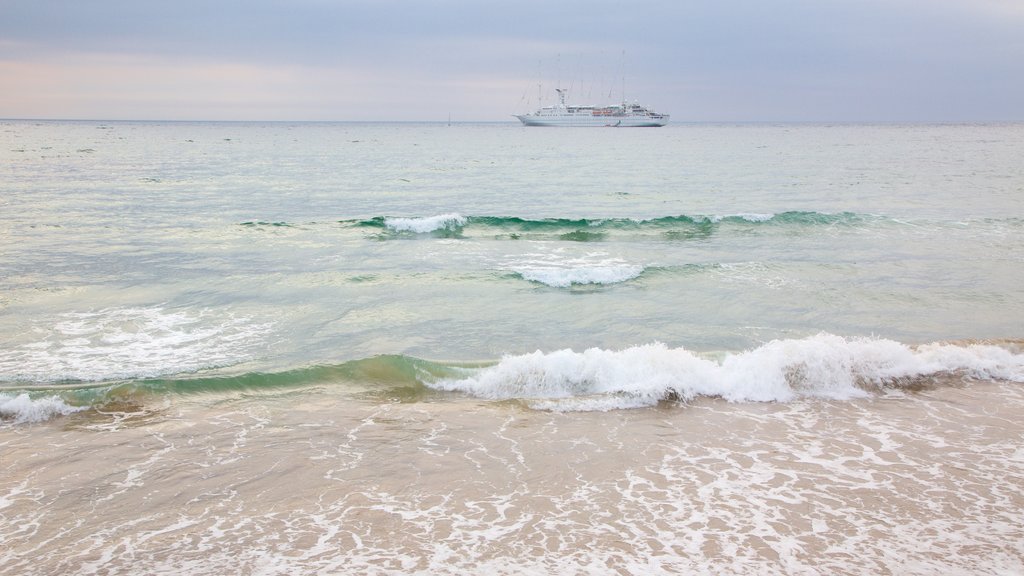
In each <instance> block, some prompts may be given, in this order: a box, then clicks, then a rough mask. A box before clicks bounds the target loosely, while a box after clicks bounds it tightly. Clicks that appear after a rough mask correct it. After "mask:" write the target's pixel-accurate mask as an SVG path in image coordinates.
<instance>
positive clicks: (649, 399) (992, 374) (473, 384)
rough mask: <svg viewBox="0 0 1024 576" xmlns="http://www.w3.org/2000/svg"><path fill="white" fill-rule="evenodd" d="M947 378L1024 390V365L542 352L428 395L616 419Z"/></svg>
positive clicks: (1001, 360)
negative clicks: (676, 404) (716, 402)
mask: <svg viewBox="0 0 1024 576" xmlns="http://www.w3.org/2000/svg"><path fill="white" fill-rule="evenodd" d="M940 376H960V377H962V378H969V379H981V380H992V379H995V380H1009V381H1014V382H1024V355H1022V354H1020V353H1019V352H1018V351H1014V350H1010V349H1008V348H1006V347H1001V346H996V345H982V344H972V345H965V346H962V345H953V344H928V345H923V346H918V347H911V346H907V345H905V344H901V343H899V342H895V341H892V340H885V339H846V338H842V337H840V336H835V335H831V334H820V335H818V336H814V337H810V338H805V339H798V340H776V341H773V342H769V343H767V344H765V345H763V346H760V347H758V348H755V349H753V350H748V351H745V352H739V353H728V354H724V355H721V356H720V357H715V356H709V355H705V354H699V353H696V352H692V351H689V350H686V349H684V348H668V347H667V346H665V345H664V344H659V343H655V344H648V345H643V346H635V347H632V348H628V349H625V350H621V351H611V350H603V349H600V348H592V349H589V350H585V351H583V352H576V351H573V350H560V351H556V352H550V353H544V352H540V351H538V352H534V353H532V354H524V355H518V356H507V357H505V358H503V359H502V360H501V361H500V362H499V363H498V364H496V365H494V366H490V367H487V368H483V369H481V370H480V371H479V372H477V373H475V374H473V375H471V376H468V377H465V378H459V379H447V380H442V381H439V382H435V383H432V384H429V385H430V386H432V387H434V388H436V389H439V390H446V391H459V392H464V393H467V394H470V395H473V396H477V397H481V398H488V399H493V400H510V399H517V400H525V401H527V403H528V404H529V405H530V406H531V407H534V408H540V409H553V410H608V409H619V408H634V407H638V406H651V405H654V404H657V403H658V402H660V401H663V400H679V401H688V400H692V399H694V398H697V397H702V396H703V397H718V398H723V399H725V400H728V401H730V402H789V401H792V400H795V399H800V398H825V399H835V400H846V399H852V398H860V397H864V396H867V395H869V394H870V393H871V392H872V391H874V390H877V389H879V388H881V387H885V386H892V387H913V386H919V385H922V384H923V382H922V380H927V379H931V378H936V377H940Z"/></svg>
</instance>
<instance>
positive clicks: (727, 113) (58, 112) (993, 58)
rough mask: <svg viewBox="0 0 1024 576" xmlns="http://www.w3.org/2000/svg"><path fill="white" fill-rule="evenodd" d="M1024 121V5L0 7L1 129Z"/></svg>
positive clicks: (463, 1)
mask: <svg viewBox="0 0 1024 576" xmlns="http://www.w3.org/2000/svg"><path fill="white" fill-rule="evenodd" d="M558 86H561V87H563V88H570V89H571V90H572V95H571V96H570V99H571V100H572V101H573V102H575V103H580V104H605V103H611V102H615V101H619V100H621V99H622V91H623V86H625V92H626V97H627V98H628V99H629V100H630V101H632V100H638V101H640V102H641V103H644V104H647V105H649V106H651V107H653V108H655V109H656V110H658V111H663V112H666V113H670V114H672V117H673V121H674V122H677V121H682V122H685V121H787V120H794V121H1003V120H1024V0H700V1H698V0H637V1H632V2H630V1H612V0H587V1H579V0H517V1H515V2H504V1H488V0H420V1H413V0H333V1H332V0H230V1H218V0H174V1H162V0H62V1H58V0H0V118H82V119H110V120H113V119H170V120H438V121H443V120H447V119H448V117H449V115H450V116H451V118H452V119H453V120H462V121H470V120H474V121H475V120H484V121H490V120H499V121H500V120H512V118H511V116H510V114H513V113H521V112H524V111H526V110H527V109H530V108H535V107H536V106H537V105H538V99H539V97H540V95H543V96H544V97H545V98H546V99H547V100H546V101H545V102H543V103H545V104H550V103H551V99H552V96H553V91H554V88H556V87H558Z"/></svg>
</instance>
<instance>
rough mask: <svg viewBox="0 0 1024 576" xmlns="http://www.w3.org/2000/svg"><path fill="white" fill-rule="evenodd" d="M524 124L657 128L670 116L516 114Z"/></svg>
mask: <svg viewBox="0 0 1024 576" xmlns="http://www.w3.org/2000/svg"><path fill="white" fill-rule="evenodd" d="M516 118H518V119H519V121H520V122H522V123H523V125H524V126H569V127H577V126H580V127H582V126H593V127H602V126H608V127H616V128H656V127H659V126H664V125H666V124H668V116H666V115H659V116H653V117H652V116H595V115H592V114H562V115H538V114H524V115H521V116H516Z"/></svg>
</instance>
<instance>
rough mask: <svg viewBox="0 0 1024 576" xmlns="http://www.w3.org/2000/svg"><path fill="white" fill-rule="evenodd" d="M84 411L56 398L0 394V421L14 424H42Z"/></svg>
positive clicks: (81, 407)
mask: <svg viewBox="0 0 1024 576" xmlns="http://www.w3.org/2000/svg"><path fill="white" fill-rule="evenodd" d="M86 409H87V407H85V406H71V405H70V404H68V403H66V402H64V400H62V399H61V398H59V397H57V396H46V397H43V398H35V399H33V398H31V397H29V395H28V394H25V393H22V394H18V395H17V396H15V395H12V394H5V393H2V392H0V419H2V420H12V421H13V423H14V424H26V423H31V422H43V421H45V420H49V419H50V418H53V417H55V416H67V415H68V414H73V413H75V412H80V411H82V410H86Z"/></svg>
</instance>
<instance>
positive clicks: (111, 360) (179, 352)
mask: <svg viewBox="0 0 1024 576" xmlns="http://www.w3.org/2000/svg"><path fill="white" fill-rule="evenodd" d="M270 330H271V324H270V323H260V322H254V321H253V320H252V319H250V318H247V317H243V316H235V315H232V314H230V313H228V314H224V313H220V312H215V311H212V310H187V311H186V310H180V311H175V310H168V309H166V308H164V307H162V306H153V307H129V308H106V309H102V310H96V311H90V312H71V313H65V314H61V315H58V316H56V317H51V318H42V319H39V320H38V321H36V322H35V323H34V325H33V326H32V331H33V332H34V333H36V334H38V337H37V339H36V340H35V341H33V342H29V343H25V344H22V345H19V346H15V347H9V348H6V349H0V382H4V381H6V382H36V383H38V382H56V381H62V380H78V381H104V380H116V379H124V378H140V377H150V376H159V375H165V374H177V373H183V372H194V371H196V370H201V369H204V368H213V367H218V366H229V365H232V364H237V363H239V362H242V361H245V360H249V359H251V358H252V357H253V356H255V354H256V353H257V352H258V351H260V350H262V349H263V347H264V346H265V336H266V335H267V334H268V333H269V332H270Z"/></svg>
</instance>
